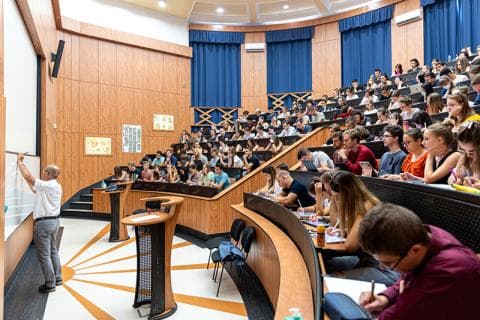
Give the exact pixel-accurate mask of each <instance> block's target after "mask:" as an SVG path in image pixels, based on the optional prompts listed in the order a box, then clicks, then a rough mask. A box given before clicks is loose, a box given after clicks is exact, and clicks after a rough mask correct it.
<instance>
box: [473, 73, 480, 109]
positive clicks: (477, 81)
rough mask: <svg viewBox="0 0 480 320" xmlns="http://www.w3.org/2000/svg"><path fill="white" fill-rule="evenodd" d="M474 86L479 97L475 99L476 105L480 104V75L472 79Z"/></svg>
mask: <svg viewBox="0 0 480 320" xmlns="http://www.w3.org/2000/svg"><path fill="white" fill-rule="evenodd" d="M472 88H473V90H475V92H477V97H476V98H475V100H474V101H473V104H474V105H479V104H480V75H477V76H476V77H475V78H473V80H472Z"/></svg>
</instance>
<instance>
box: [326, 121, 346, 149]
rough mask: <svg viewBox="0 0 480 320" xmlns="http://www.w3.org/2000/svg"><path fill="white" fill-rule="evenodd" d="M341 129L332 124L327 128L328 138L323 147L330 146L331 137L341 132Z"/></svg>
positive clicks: (337, 125)
mask: <svg viewBox="0 0 480 320" xmlns="http://www.w3.org/2000/svg"><path fill="white" fill-rule="evenodd" d="M341 131H342V128H340V125H339V124H338V123H332V124H331V125H330V127H329V128H328V132H329V133H330V137H328V139H327V141H325V145H326V146H328V145H331V144H332V136H333V134H334V133H335V132H341Z"/></svg>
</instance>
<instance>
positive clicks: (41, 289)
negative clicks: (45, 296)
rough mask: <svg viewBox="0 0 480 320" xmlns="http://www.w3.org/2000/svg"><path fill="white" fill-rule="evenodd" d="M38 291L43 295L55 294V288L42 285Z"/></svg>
mask: <svg viewBox="0 0 480 320" xmlns="http://www.w3.org/2000/svg"><path fill="white" fill-rule="evenodd" d="M38 291H40V292H41V293H49V292H55V287H47V286H46V285H44V284H42V285H41V286H40V287H38Z"/></svg>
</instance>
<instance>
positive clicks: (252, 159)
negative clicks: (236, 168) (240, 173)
mask: <svg viewBox="0 0 480 320" xmlns="http://www.w3.org/2000/svg"><path fill="white" fill-rule="evenodd" d="M243 165H244V168H245V170H246V171H247V172H252V171H253V170H255V169H257V168H258V167H260V160H258V158H257V157H256V156H255V155H254V154H253V151H252V150H250V149H245V151H244V154H243Z"/></svg>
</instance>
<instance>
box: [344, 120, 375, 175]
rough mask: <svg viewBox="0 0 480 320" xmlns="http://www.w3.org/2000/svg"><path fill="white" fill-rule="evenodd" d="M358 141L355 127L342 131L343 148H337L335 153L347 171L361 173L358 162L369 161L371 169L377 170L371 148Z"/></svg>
mask: <svg viewBox="0 0 480 320" xmlns="http://www.w3.org/2000/svg"><path fill="white" fill-rule="evenodd" d="M359 143H360V132H359V131H358V130H357V129H351V130H347V131H345V132H344V133H343V144H344V146H345V149H340V150H338V153H337V154H338V156H339V158H340V159H341V160H342V162H343V163H344V165H345V166H346V168H347V169H348V171H350V172H353V173H355V174H362V166H361V165H360V162H369V163H370V164H371V166H372V168H373V169H375V170H378V165H377V159H376V158H375V155H374V154H373V152H372V150H370V149H369V148H368V147H366V146H364V145H361V144H359Z"/></svg>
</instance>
